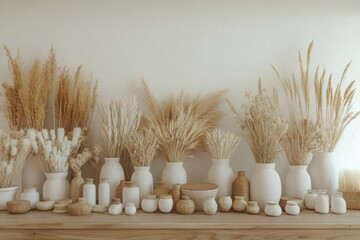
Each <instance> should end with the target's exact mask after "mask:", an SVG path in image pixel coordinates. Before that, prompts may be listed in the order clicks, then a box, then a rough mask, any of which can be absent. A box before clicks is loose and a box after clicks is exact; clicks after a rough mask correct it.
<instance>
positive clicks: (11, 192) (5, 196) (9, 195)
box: [0, 186, 18, 210]
mask: <svg viewBox="0 0 360 240" xmlns="http://www.w3.org/2000/svg"><path fill="white" fill-rule="evenodd" d="M17 188H18V187H17V186H15V187H8V188H0V210H6V206H7V205H6V204H7V202H8V201H12V200H15V197H16V190H17Z"/></svg>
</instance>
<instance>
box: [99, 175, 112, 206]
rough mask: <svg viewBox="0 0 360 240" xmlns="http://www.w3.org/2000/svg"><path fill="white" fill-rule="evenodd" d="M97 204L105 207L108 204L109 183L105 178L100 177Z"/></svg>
mask: <svg viewBox="0 0 360 240" xmlns="http://www.w3.org/2000/svg"><path fill="white" fill-rule="evenodd" d="M99 205H102V206H104V207H106V208H108V207H109V206H110V184H109V183H108V181H107V178H102V179H101V180H100V183H99Z"/></svg>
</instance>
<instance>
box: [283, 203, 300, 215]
mask: <svg viewBox="0 0 360 240" xmlns="http://www.w3.org/2000/svg"><path fill="white" fill-rule="evenodd" d="M285 212H286V213H287V214H288V215H292V216H297V215H299V213H300V207H299V204H298V203H297V202H296V201H287V203H286V206H285Z"/></svg>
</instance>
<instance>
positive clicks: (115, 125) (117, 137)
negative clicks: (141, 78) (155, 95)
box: [99, 96, 141, 157]
mask: <svg viewBox="0 0 360 240" xmlns="http://www.w3.org/2000/svg"><path fill="white" fill-rule="evenodd" d="M99 120H100V130H101V134H102V137H103V141H104V145H105V148H106V150H107V154H108V156H107V157H120V155H121V154H122V153H123V150H124V143H125V139H126V137H127V136H129V135H132V134H134V133H135V132H136V131H137V129H138V127H139V124H140V120H141V112H139V110H138V105H137V100H136V96H127V97H125V98H123V99H122V100H108V101H104V102H103V104H102V105H100V111H99Z"/></svg>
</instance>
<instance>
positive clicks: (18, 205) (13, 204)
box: [7, 200, 30, 214]
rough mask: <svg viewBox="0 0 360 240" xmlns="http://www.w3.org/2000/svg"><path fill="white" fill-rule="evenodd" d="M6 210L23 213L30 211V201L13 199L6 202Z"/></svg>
mask: <svg viewBox="0 0 360 240" xmlns="http://www.w3.org/2000/svg"><path fill="white" fill-rule="evenodd" d="M7 210H8V212H9V213H15V214H23V213H27V212H28V211H30V201H28V200H15V201H8V202H7Z"/></svg>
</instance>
